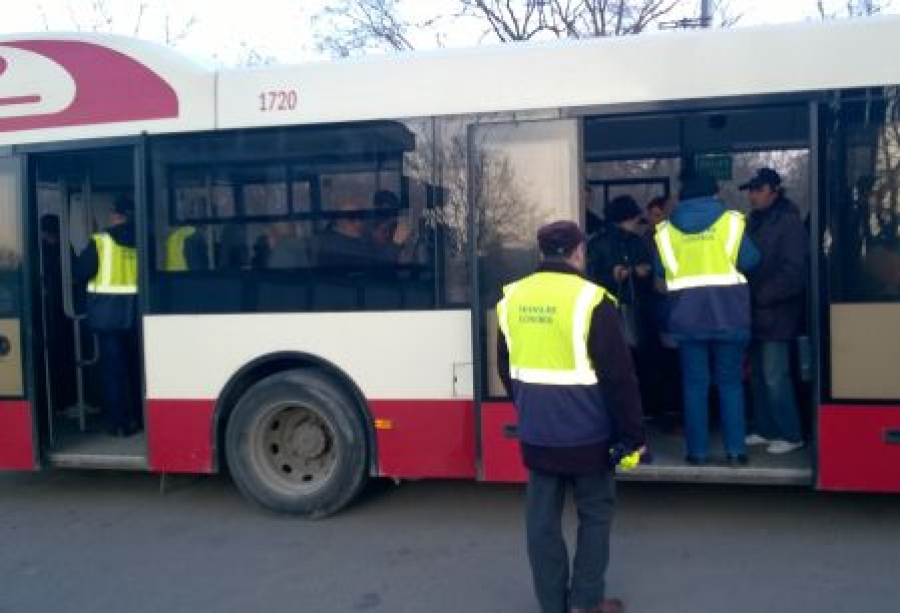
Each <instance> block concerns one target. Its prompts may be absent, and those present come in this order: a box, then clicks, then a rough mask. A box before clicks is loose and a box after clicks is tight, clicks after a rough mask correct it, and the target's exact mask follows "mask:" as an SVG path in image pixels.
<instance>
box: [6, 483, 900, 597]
mask: <svg viewBox="0 0 900 613" xmlns="http://www.w3.org/2000/svg"><path fill="white" fill-rule="evenodd" d="M523 493H524V492H523V489H522V488H521V487H514V486H497V485H488V484H476V483H455V482H421V483H403V484H401V485H400V486H394V485H392V484H388V485H382V486H380V487H376V488H373V490H372V491H371V492H369V493H367V495H366V496H365V497H364V498H363V499H362V500H361V501H360V502H359V503H357V504H355V505H354V506H353V507H352V508H350V509H348V510H346V511H345V512H343V513H341V514H339V515H338V516H335V517H332V518H329V519H326V520H320V521H313V522H310V521H302V520H297V519H295V518H291V517H284V516H279V515H273V514H270V513H268V512H265V511H262V510H260V509H258V508H256V507H254V506H253V505H252V504H251V503H249V502H248V501H246V500H244V499H243V498H242V497H241V496H240V495H239V494H238V493H237V491H236V490H235V489H234V488H233V487H232V486H231V484H230V482H229V481H228V480H227V478H223V477H213V478H205V477H203V478H192V477H190V478H189V477H181V478H177V479H173V480H170V481H169V483H168V491H167V492H166V493H165V494H160V492H159V479H158V477H154V476H151V475H146V474H128V473H98V472H62V471H60V472H52V473H41V474H36V475H22V474H0V612H2V613H31V612H45V611H46V612H48V613H49V612H53V613H67V612H73V613H75V612H77V613H107V612H110V613H118V612H123V613H124V612H134V613H142V612H147V613H150V612H152V613H159V612H167V613H171V612H181V611H185V612H187V611H190V612H205V611H215V612H240V613H250V612H257V611H278V612H294V611H296V612H301V611H302V612H307V613H319V612H322V613H328V612H344V611H347V612H351V613H352V612H355V611H364V612H365V611H373V612H384V613H386V612H390V613H406V612H409V613H444V612H446V613H456V612H465V613H481V612H486V613H490V612H496V613H507V612H516V613H531V612H535V613H536V611H537V609H536V607H535V604H534V600H533V597H532V594H531V586H530V581H529V577H528V568H527V563H526V560H525V557H524V547H523V535H522V510H523ZM620 502H621V504H620V507H619V515H618V517H617V524H616V526H615V529H614V542H613V558H612V565H611V568H610V573H609V585H610V591H611V593H612V594H614V595H618V596H621V597H623V598H625V600H626V602H627V605H628V608H629V610H630V611H633V612H636V613H637V612H640V613H678V612H682V611H683V612H690V613H701V612H709V613H726V612H727V613H745V612H746V613H751V612H752V613H761V612H781V611H784V612H790V613H805V612H809V613H828V612H832V611H833V612H836V613H837V612H840V613H848V612H851V613H855V612H864V613H889V612H890V613H895V612H896V611H898V610H900V589H898V584H900V496H872V495H866V496H850V495H833V494H820V493H815V492H810V491H804V490H792V489H768V488H748V487H732V488H723V487H708V486H707V487H701V486H684V485H659V484H640V483H629V484H624V485H622V486H621V487H620Z"/></svg>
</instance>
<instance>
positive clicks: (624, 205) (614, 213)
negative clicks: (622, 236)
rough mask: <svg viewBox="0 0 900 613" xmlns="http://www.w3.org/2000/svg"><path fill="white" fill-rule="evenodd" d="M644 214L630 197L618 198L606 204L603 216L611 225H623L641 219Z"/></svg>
mask: <svg viewBox="0 0 900 613" xmlns="http://www.w3.org/2000/svg"><path fill="white" fill-rule="evenodd" d="M643 214H644V212H643V211H642V210H641V207H639V206H638V203H637V202H635V201H634V198H632V197H631V196H628V195H622V196H616V197H615V198H613V199H612V200H610V201H609V202H608V203H606V208H604V209H603V215H604V216H605V217H606V221H608V222H610V223H621V222H623V221H628V220H629V219H634V218H635V217H640V216H641V215H643Z"/></svg>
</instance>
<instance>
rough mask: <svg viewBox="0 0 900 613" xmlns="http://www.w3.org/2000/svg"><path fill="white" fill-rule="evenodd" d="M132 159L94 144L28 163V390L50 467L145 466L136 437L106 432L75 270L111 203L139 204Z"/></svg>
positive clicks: (135, 151) (134, 152) (136, 163)
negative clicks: (32, 333) (31, 301)
mask: <svg viewBox="0 0 900 613" xmlns="http://www.w3.org/2000/svg"><path fill="white" fill-rule="evenodd" d="M140 155H141V153H140V148H139V147H133V146H114V147H110V146H101V147H95V148H87V149H84V148H81V149H75V150H63V151H53V152H46V153H44V152H39V153H32V154H30V157H29V164H28V166H29V181H30V189H29V194H30V197H31V199H32V200H33V203H32V205H31V206H30V207H29V210H30V211H31V214H32V215H33V219H32V223H31V227H32V243H33V244H34V245H35V247H34V248H33V249H32V250H31V252H32V254H33V257H32V261H33V262H34V263H35V264H34V266H32V270H31V273H30V278H31V279H32V281H33V283H34V285H35V291H34V292H33V295H34V296H35V297H36V298H35V305H34V308H33V309H32V311H33V312H32V315H31V317H32V324H33V326H34V329H35V330H36V331H37V333H36V338H37V339H38V342H37V343H36V345H35V346H36V350H35V352H34V358H33V362H34V370H35V381H36V386H35V387H36V389H38V390H39V392H40V393H39V396H40V398H41V402H40V409H39V413H38V417H39V423H40V424H41V426H42V427H41V432H42V448H43V451H44V452H45V457H46V458H47V460H48V462H49V463H50V464H52V465H54V466H66V467H74V468H117V469H145V468H146V467H147V459H146V458H147V450H146V439H145V437H144V436H143V435H137V436H132V437H128V438H114V437H112V436H108V435H107V434H106V429H105V427H104V425H103V423H104V420H103V414H102V410H101V405H102V402H101V396H102V390H101V386H100V379H101V372H100V370H99V367H100V365H99V358H100V354H99V342H98V338H97V336H96V335H95V334H94V333H93V332H92V331H91V329H90V327H89V326H88V325H87V323H86V294H85V289H86V288H85V284H84V281H83V279H82V280H80V279H79V278H78V274H77V264H76V260H77V256H78V254H80V253H81V252H82V251H83V250H84V248H85V247H86V246H87V245H88V243H89V242H90V240H91V235H92V234H94V233H95V232H99V231H102V230H104V229H105V228H106V227H107V226H108V220H109V214H110V211H111V210H112V206H113V202H114V200H115V199H116V197H118V196H122V195H131V196H133V197H134V199H135V201H138V200H139V199H138V197H137V196H138V190H137V189H136V179H135V177H136V176H137V174H138V173H137V172H136V169H137V168H139V167H140ZM135 223H136V224H137V225H140V218H139V217H137V216H136V222H135ZM136 350H137V351H140V349H139V348H137V349H136ZM137 393H140V391H139V390H138V392H137ZM141 395H142V394H141Z"/></svg>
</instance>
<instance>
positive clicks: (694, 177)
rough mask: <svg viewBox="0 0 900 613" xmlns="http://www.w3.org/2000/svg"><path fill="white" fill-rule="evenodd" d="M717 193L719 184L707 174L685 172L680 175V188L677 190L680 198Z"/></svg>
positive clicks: (699, 196) (702, 196)
mask: <svg viewBox="0 0 900 613" xmlns="http://www.w3.org/2000/svg"><path fill="white" fill-rule="evenodd" d="M717 193H719V184H718V183H717V182H716V180H715V179H713V178H712V177H711V176H709V175H707V174H703V173H700V174H693V173H689V174H685V175H683V176H682V177H681V190H680V191H679V192H678V198H679V199H680V200H690V199H691V198H706V197H709V196H715V195H716V194H717Z"/></svg>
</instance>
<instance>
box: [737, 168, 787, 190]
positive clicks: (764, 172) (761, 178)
mask: <svg viewBox="0 0 900 613" xmlns="http://www.w3.org/2000/svg"><path fill="white" fill-rule="evenodd" d="M763 185H768V186H769V187H771V188H772V189H778V188H779V187H781V176H780V175H779V174H778V173H777V172H775V171H774V170H772V169H771V168H760V169H759V170H757V171H756V176H755V177H753V178H752V179H750V180H749V181H747V182H746V183H743V184H741V185H740V186H738V189H742V190H743V189H758V188H760V187H762V186H763Z"/></svg>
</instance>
